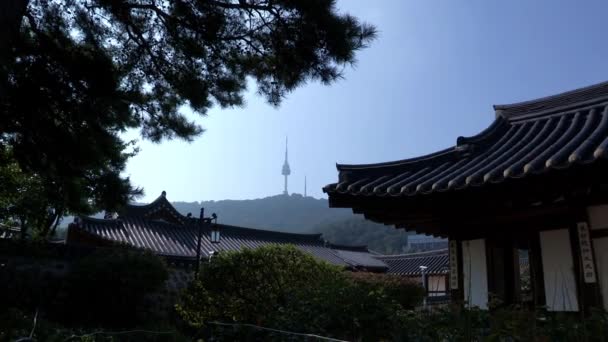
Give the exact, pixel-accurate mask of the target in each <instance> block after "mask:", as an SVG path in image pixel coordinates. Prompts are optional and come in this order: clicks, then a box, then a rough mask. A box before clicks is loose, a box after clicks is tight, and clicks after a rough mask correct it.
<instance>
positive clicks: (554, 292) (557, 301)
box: [540, 229, 578, 311]
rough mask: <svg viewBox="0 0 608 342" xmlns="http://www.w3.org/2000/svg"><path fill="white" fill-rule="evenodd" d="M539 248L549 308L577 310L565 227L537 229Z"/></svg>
mask: <svg viewBox="0 0 608 342" xmlns="http://www.w3.org/2000/svg"><path fill="white" fill-rule="evenodd" d="M540 249H541V257H542V263H543V276H544V282H545V299H546V304H547V310H549V311H578V297H577V294H576V280H575V277H574V263H573V259H572V245H571V244H570V234H569V232H568V229H558V230H547V231H542V232H540Z"/></svg>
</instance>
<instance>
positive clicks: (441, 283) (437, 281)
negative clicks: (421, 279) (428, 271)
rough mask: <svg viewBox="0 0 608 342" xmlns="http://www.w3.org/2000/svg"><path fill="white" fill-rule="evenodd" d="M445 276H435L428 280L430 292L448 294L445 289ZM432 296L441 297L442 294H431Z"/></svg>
mask: <svg viewBox="0 0 608 342" xmlns="http://www.w3.org/2000/svg"><path fill="white" fill-rule="evenodd" d="M445 282H446V279H445V276H442V275H433V276H429V278H428V285H429V291H441V292H446V291H447V289H446V288H445ZM429 295H430V296H441V294H433V293H431V294H429Z"/></svg>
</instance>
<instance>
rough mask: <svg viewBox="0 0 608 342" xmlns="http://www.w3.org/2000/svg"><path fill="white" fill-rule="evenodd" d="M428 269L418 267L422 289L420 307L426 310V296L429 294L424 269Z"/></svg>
mask: <svg viewBox="0 0 608 342" xmlns="http://www.w3.org/2000/svg"><path fill="white" fill-rule="evenodd" d="M427 268H428V267H426V266H420V274H421V275H422V277H421V278H422V288H424V297H423V301H422V307H424V308H425V309H426V306H427V296H428V294H429V291H428V289H427V282H426V269H427Z"/></svg>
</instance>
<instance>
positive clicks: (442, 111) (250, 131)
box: [127, 0, 608, 201]
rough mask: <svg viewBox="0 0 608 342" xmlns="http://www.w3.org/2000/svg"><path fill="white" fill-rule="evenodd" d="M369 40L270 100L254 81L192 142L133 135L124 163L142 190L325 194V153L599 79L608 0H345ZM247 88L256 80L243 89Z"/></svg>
mask: <svg viewBox="0 0 608 342" xmlns="http://www.w3.org/2000/svg"><path fill="white" fill-rule="evenodd" d="M338 7H339V9H340V11H343V12H349V13H351V14H353V15H355V16H357V17H359V18H361V19H363V20H364V21H367V22H369V23H372V24H374V25H376V26H377V28H378V30H379V36H378V39H377V40H376V41H375V42H374V43H373V44H372V46H371V47H370V48H369V49H366V50H364V51H362V52H361V53H360V54H359V57H358V60H359V61H358V64H357V65H356V67H355V68H354V69H347V70H346V75H345V76H346V78H345V79H344V80H342V81H339V82H337V83H335V84H333V85H332V86H329V87H326V86H322V85H320V84H309V85H307V86H305V87H303V88H300V89H297V90H296V91H295V92H293V93H292V94H290V95H289V97H288V98H287V99H286V100H285V102H284V103H283V104H282V105H281V106H280V107H279V108H273V107H271V106H269V105H267V104H266V103H265V102H264V100H263V99H262V98H260V97H258V96H256V95H255V94H254V93H253V92H252V93H251V94H249V95H248V96H247V105H246V106H245V107H244V108H236V109H231V110H221V109H213V110H211V111H210V112H209V115H208V117H205V118H200V119H197V120H198V121H199V122H200V123H201V124H202V125H203V126H204V127H205V129H206V130H207V131H206V132H205V133H204V134H203V135H202V136H200V137H199V138H197V139H196V140H195V141H194V142H192V143H186V142H182V141H169V142H163V143H162V144H160V145H156V144H151V143H148V142H141V143H140V147H141V149H142V151H141V152H140V154H139V155H138V156H136V157H134V158H133V159H132V160H131V161H130V162H129V164H128V168H127V174H128V175H129V176H130V177H131V179H132V181H133V183H134V184H136V185H139V186H143V187H144V190H145V192H146V196H145V197H144V198H143V199H142V200H143V201H150V200H152V199H154V198H156V197H157V196H158V195H159V194H160V192H161V191H162V190H166V191H167V193H168V198H169V199H170V200H173V201H175V200H183V201H200V200H220V199H250V198H259V197H265V196H269V195H275V194H278V193H280V192H281V191H282V187H283V179H282V176H281V166H282V164H283V151H284V148H285V147H284V141H285V136H286V135H288V136H289V162H290V165H291V170H292V175H291V176H290V183H289V184H290V191H293V192H299V193H301V192H303V187H304V176H307V177H308V193H309V195H313V196H315V197H322V196H323V193H322V191H321V188H322V187H323V186H324V185H326V184H328V183H331V182H334V181H336V180H337V171H336V169H335V163H336V162H339V163H370V162H382V161H390V160H397V159H404V158H409V157H414V156H417V155H420V154H425V153H430V152H433V151H435V150H438V149H442V148H446V147H449V146H453V145H454V144H455V142H456V138H457V137H458V136H459V135H465V136H466V135H473V134H476V133H478V132H479V131H481V130H482V129H483V128H485V127H486V126H487V125H489V124H490V123H491V122H492V120H493V118H494V112H493V110H492V105H493V104H504V103H511V102H518V101H522V100H528V99H533V98H536V97H540V96H545V95H551V94H554V93H557V92H561V91H566V90H570V89H573V88H577V87H581V86H586V85H590V84H593V83H598V82H602V81H606V80H608V25H607V24H606V18H607V14H608V1H599V0H598V1H574V0H572V1H557V0H544V1H538V0H534V1H531V0H519V1H514V0H509V1H489V0H467V1H454V0H445V1H440V0H437V1H430V0H417V1H406V0H392V1H389V0H375V1H370V0H357V1H355V0H342V1H339V2H338ZM252 91H253V90H252Z"/></svg>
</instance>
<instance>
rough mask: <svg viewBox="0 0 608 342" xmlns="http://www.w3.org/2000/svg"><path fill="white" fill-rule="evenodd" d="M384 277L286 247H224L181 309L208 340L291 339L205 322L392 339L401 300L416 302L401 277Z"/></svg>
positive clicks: (194, 284) (205, 267) (185, 297)
mask: <svg viewBox="0 0 608 342" xmlns="http://www.w3.org/2000/svg"><path fill="white" fill-rule="evenodd" d="M383 280H386V279H385V278H381V277H378V278H376V277H374V276H369V275H367V276H359V277H352V276H351V275H350V272H347V271H344V270H342V269H341V268H338V267H335V266H332V265H329V264H327V263H325V262H322V261H319V260H317V259H314V258H313V257H311V256H309V255H308V254H306V253H303V252H302V251H300V250H298V249H296V248H294V247H289V246H267V247H261V248H258V249H255V250H248V249H246V250H243V251H240V252H225V253H220V254H219V255H218V256H215V257H213V258H212V260H211V261H210V262H209V263H206V264H204V265H203V266H202V268H201V270H200V274H199V277H198V279H196V280H195V281H193V282H192V284H191V286H190V287H189V288H188V289H187V290H186V291H185V293H184V295H183V297H182V301H181V303H180V304H179V305H178V312H179V313H180V315H181V317H182V318H183V319H184V320H185V321H186V322H187V323H188V324H190V326H191V327H193V328H196V329H197V331H200V329H201V328H202V331H204V332H205V334H207V337H209V336H211V335H213V336H214V338H216V339H217V338H218V335H221V338H223V339H224V340H245V339H248V340H251V339H263V340H272V339H277V340H285V339H286V338H287V337H286V336H285V335H276V334H274V335H270V334H268V333H265V332H260V331H258V330H255V329H251V328H247V327H240V328H237V329H234V328H225V327H224V328H217V327H215V326H214V325H209V324H207V323H208V322H212V321H220V322H226V323H249V324H256V325H259V326H264V327H268V328H274V329H282V330H288V331H293V332H300V333H314V334H318V335H324V336H332V337H336V338H342V339H347V340H358V339H364V340H377V339H378V338H390V337H391V336H392V333H393V331H394V328H395V326H396V323H397V321H396V318H397V317H398V315H397V314H396V313H397V312H400V311H402V310H403V306H402V305H401V304H400V302H404V303H413V302H415V301H416V300H417V299H407V300H406V299H405V298H404V297H405V293H406V291H404V292H399V291H397V289H396V288H395V287H396V284H397V283H398V282H396V281H394V279H390V281H389V282H385V281H383ZM408 286H409V284H408ZM412 292H415V291H412ZM399 296H402V297H403V298H399ZM408 305H409V304H408Z"/></svg>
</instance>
